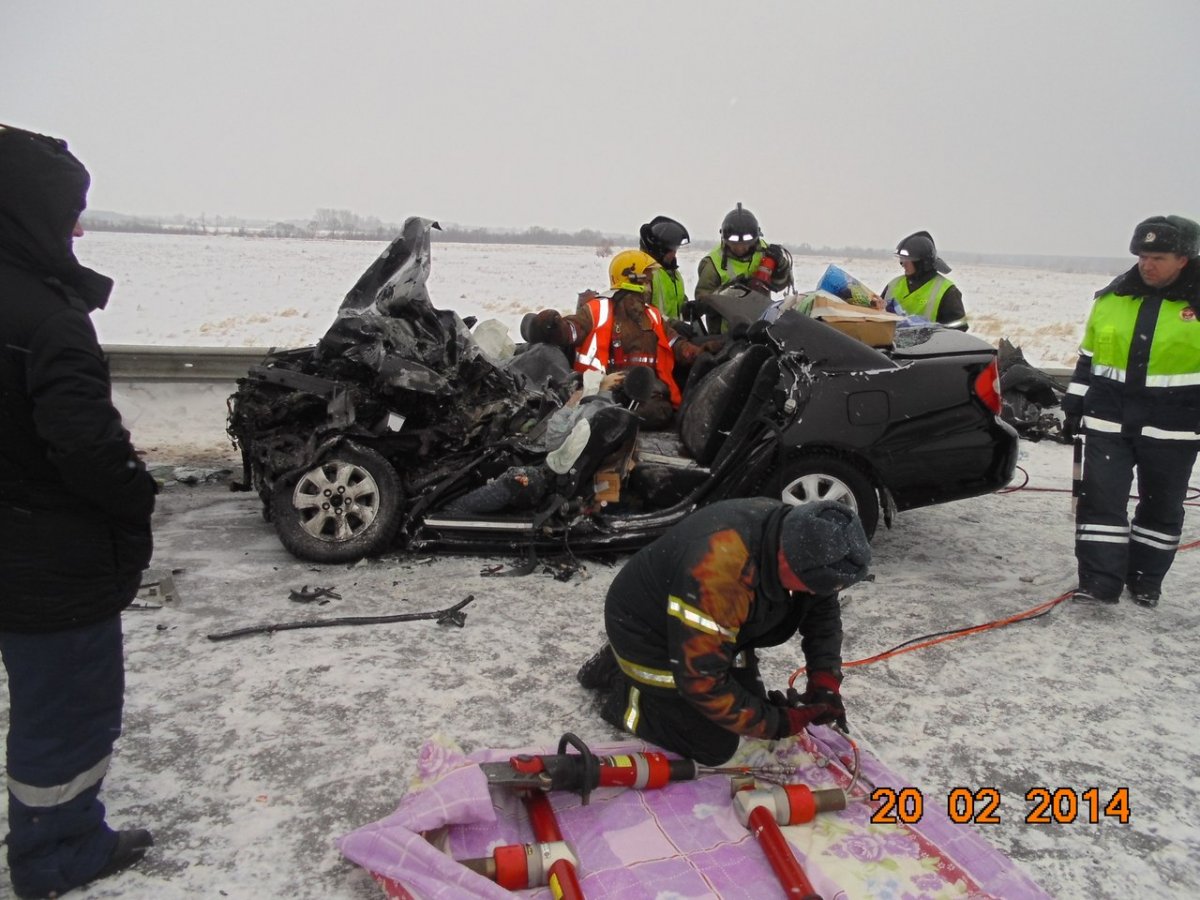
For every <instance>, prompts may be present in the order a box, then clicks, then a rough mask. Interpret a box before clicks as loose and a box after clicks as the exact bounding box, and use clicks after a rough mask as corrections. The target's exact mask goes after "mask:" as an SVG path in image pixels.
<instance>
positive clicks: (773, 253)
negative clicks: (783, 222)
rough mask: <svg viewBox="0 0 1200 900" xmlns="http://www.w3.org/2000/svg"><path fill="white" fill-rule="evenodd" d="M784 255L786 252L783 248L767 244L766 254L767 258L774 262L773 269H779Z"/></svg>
mask: <svg viewBox="0 0 1200 900" xmlns="http://www.w3.org/2000/svg"><path fill="white" fill-rule="evenodd" d="M786 253H787V251H786V250H784V249H783V247H781V246H779V244H767V249H766V254H767V256H769V257H771V259H773V260H775V268H779V265H780V263H782V262H783V260H784V254H786Z"/></svg>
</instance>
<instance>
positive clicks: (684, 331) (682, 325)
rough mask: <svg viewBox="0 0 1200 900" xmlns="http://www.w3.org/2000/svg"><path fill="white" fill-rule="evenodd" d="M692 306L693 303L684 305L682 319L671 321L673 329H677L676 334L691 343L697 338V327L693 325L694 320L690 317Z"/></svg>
mask: <svg viewBox="0 0 1200 900" xmlns="http://www.w3.org/2000/svg"><path fill="white" fill-rule="evenodd" d="M691 305H692V304H691V303H687V304H684V307H683V310H682V315H683V318H682V319H673V320H672V321H671V327H672V328H674V329H675V333H676V334H677V335H679V336H680V337H681V338H686V339H687V340H689V341H690V340H692V339H693V338H694V337H695V336H696V326H695V325H693V324H692V320H691V319H690V318H689V317H688V307H689V306H691Z"/></svg>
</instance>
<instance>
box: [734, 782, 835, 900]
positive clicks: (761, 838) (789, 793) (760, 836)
mask: <svg viewBox="0 0 1200 900" xmlns="http://www.w3.org/2000/svg"><path fill="white" fill-rule="evenodd" d="M733 803H734V809H735V810H736V812H737V816H738V819H739V821H741V823H742V824H743V825H745V826H746V827H747V828H749V829H750V831H751V833H752V834H753V835H754V837H755V838H756V839H757V840H758V843H759V845H760V846H761V847H762V848H763V853H764V854H765V855H766V857H767V862H769V863H770V864H771V868H772V870H774V872H775V877H776V878H778V879H779V884H780V885H781V886H782V887H783V891H784V894H786V895H787V896H788V897H789V898H794V900H821V895H820V894H818V893H817V891H816V888H814V887H813V884H812V882H811V881H809V880H808V876H807V875H805V874H804V870H803V869H802V868H800V863H798V862H797V861H796V857H795V855H794V854H793V853H792V849H791V847H789V846H788V842H787V839H786V838H785V837H784V836H783V832H782V831H780V830H779V826H780V825H799V824H801V823H803V822H810V821H812V819H813V817H814V816H816V814H817V813H819V812H827V811H831V810H838V809H845V808H846V794H845V792H844V791H842V790H839V789H837V788H828V789H825V790H819V791H814V790H813V789H812V788H810V787H808V785H804V784H785V785H774V786H772V787H771V788H769V789H759V790H747V791H738V792H737V793H736V794H735V795H734V801H733Z"/></svg>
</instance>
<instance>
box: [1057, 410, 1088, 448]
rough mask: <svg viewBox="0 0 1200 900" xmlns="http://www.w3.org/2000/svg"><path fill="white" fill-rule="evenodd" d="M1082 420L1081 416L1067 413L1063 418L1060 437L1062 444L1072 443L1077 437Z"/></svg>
mask: <svg viewBox="0 0 1200 900" xmlns="http://www.w3.org/2000/svg"><path fill="white" fill-rule="evenodd" d="M1082 419H1083V417H1082V416H1080V415H1078V414H1072V413H1067V414H1066V415H1065V416H1063V421H1062V437H1063V441H1064V442H1070V441H1073V440H1075V438H1076V437H1077V436H1078V435H1079V429H1080V426H1081V425H1082Z"/></svg>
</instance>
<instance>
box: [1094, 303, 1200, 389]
mask: <svg viewBox="0 0 1200 900" xmlns="http://www.w3.org/2000/svg"><path fill="white" fill-rule="evenodd" d="M1141 308H1142V300H1141V298H1140V297H1127V296H1123V295H1121V294H1112V293H1109V294H1103V295H1101V296H1100V297H1098V298H1097V299H1096V302H1095V304H1094V305H1093V306H1092V313H1091V315H1090V316H1089V317H1088V322H1087V327H1086V328H1085V330H1084V334H1083V341H1082V342H1081V343H1080V345H1079V349H1080V350H1081V351H1083V352H1084V353H1088V354H1090V355H1091V357H1092V377H1097V376H1098V377H1100V378H1109V379H1112V380H1113V381H1118V382H1124V381H1125V379H1126V375H1127V374H1128V369H1129V353H1130V349H1131V348H1132V345H1133V340H1134V326H1135V323H1136V322H1137V317H1138V312H1139V311H1140V310H1141ZM1189 385H1200V322H1197V319H1196V312H1195V310H1193V309H1192V308H1191V307H1190V306H1189V305H1188V304H1187V303H1185V302H1184V301H1182V300H1163V301H1162V305H1161V306H1160V307H1159V310H1158V319H1157V320H1156V321H1155V324H1154V333H1153V334H1152V335H1151V342H1150V356H1149V359H1148V361H1147V366H1146V387H1147V388H1151V389H1153V388H1174V387H1185V386H1189Z"/></svg>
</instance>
